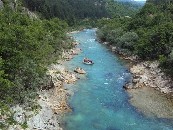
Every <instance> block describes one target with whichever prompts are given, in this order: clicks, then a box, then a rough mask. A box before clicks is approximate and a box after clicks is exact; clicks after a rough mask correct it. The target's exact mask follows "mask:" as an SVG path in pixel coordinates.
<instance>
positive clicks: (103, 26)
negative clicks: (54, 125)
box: [0, 0, 173, 129]
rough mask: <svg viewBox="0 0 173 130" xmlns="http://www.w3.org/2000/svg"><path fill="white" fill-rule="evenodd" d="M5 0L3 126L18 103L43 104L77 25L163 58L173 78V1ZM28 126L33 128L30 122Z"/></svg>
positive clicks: (1, 22)
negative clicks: (51, 71) (50, 73)
mask: <svg viewBox="0 0 173 130" xmlns="http://www.w3.org/2000/svg"><path fill="white" fill-rule="evenodd" d="M2 2H3V5H1V6H0V7H1V10H0V18H1V19H0V29H1V31H0V41H1V46H0V86H1V87H0V109H1V113H0V119H2V118H4V117H5V119H6V120H5V122H0V128H5V129H6V128H7V127H8V125H9V124H14V123H16V122H15V121H14V119H13V114H14V113H12V112H11V111H10V108H11V107H12V106H14V105H16V104H25V105H26V106H31V107H32V109H37V108H39V106H38V104H37V103H34V99H35V97H36V96H37V91H39V90H40V89H41V88H42V86H46V89H47V87H50V84H49V85H48V86H47V80H45V79H47V78H48V77H47V76H46V72H47V67H48V66H49V65H50V64H52V63H54V62H56V61H57V59H60V58H61V55H62V53H63V52H64V51H65V50H67V49H71V48H72V47H73V44H72V40H71V39H70V38H69V37H68V36H67V35H66V33H67V31H69V30H70V29H71V28H74V27H75V29H76V28H79V27H81V26H82V27H98V28H99V30H98V32H97V34H98V37H99V39H100V40H101V41H107V42H109V44H111V45H112V46H116V50H117V51H119V52H120V53H123V54H124V53H125V54H126V55H137V57H139V58H140V59H142V60H153V59H154V60H159V62H160V67H161V68H162V70H163V71H164V72H166V74H168V75H169V76H173V75H172V74H173V68H172V63H173V44H172V40H173V38H172V37H173V33H172V27H173V24H172V20H173V19H172V16H173V13H172V9H173V3H172V1H171V0H167V1H164V2H163V1H162V0H157V1H156V0H148V1H147V2H146V5H145V6H144V7H143V8H142V9H141V7H142V6H141V5H140V4H136V3H133V4H132V3H129V2H123V3H120V2H116V1H113V0H94V1H93V0H75V1H70V0H43V1H41V0H2ZM2 2H1V0H0V3H2ZM2 6H3V8H2ZM28 9H29V10H31V11H32V12H34V13H32V12H30V11H29V10H28ZM137 12H138V13H137ZM136 13H137V14H136ZM35 14H36V15H35ZM103 17H104V18H103ZM69 25H70V26H69ZM22 125H23V127H27V124H26V122H24V123H23V124H22Z"/></svg>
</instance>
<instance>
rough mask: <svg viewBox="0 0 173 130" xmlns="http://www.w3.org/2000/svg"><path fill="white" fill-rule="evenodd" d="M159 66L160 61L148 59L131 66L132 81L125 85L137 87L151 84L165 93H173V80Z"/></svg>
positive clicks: (128, 87)
mask: <svg viewBox="0 0 173 130" xmlns="http://www.w3.org/2000/svg"><path fill="white" fill-rule="evenodd" d="M158 66H159V63H158V62H157V61H154V62H149V61H146V62H141V63H138V64H136V65H134V66H133V67H132V68H130V72H131V73H132V74H133V79H132V82H131V83H129V84H127V85H126V86H124V88H125V89H136V88H139V87H143V86H149V87H152V88H155V89H157V90H159V91H161V92H163V93H172V92H173V90H172V88H173V83H172V80H171V79H170V78H169V77H167V76H166V75H165V74H164V73H163V72H162V71H161V69H160V68H159V67H158Z"/></svg>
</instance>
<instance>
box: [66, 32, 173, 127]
mask: <svg viewBox="0 0 173 130" xmlns="http://www.w3.org/2000/svg"><path fill="white" fill-rule="evenodd" d="M95 31H96V30H94V29H86V30H83V31H81V32H78V33H74V34H72V36H73V37H74V39H75V40H76V41H78V42H79V43H80V44H79V45H78V47H79V48H81V49H82V52H81V53H80V54H79V55H77V56H76V57H75V58H74V59H72V60H71V61H69V62H68V63H66V66H67V67H68V68H70V69H73V70H74V68H75V67H82V68H83V69H84V70H85V71H86V72H87V74H86V75H85V76H81V77H80V78H81V79H80V80H78V82H77V83H76V84H74V85H67V86H65V87H66V88H67V89H68V90H69V91H70V93H71V95H72V96H71V97H70V98H69V104H70V106H71V108H72V112H70V113H68V114H66V115H65V117H64V119H63V122H64V123H63V124H64V126H63V127H64V130H172V129H173V120H171V119H163V118H157V117H155V116H152V115H151V116H146V115H144V114H143V113H141V112H140V111H139V110H138V109H136V108H135V107H133V106H132V105H131V104H130V102H129V98H130V97H129V95H128V93H127V92H126V91H125V90H124V89H123V85H124V84H125V83H127V82H128V81H129V80H130V79H131V74H130V73H129V71H128V68H126V66H125V63H124V62H123V61H122V60H121V59H119V58H118V57H117V56H116V55H115V54H113V53H112V52H111V51H110V50H109V49H108V48H106V47H105V46H104V45H102V44H100V43H98V42H97V41H96V40H95V39H96V34H95ZM84 57H88V58H90V59H92V60H93V61H94V65H85V64H83V63H82V60H83V58H84Z"/></svg>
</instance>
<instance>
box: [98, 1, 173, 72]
mask: <svg viewBox="0 0 173 130" xmlns="http://www.w3.org/2000/svg"><path fill="white" fill-rule="evenodd" d="M172 10H173V2H172V1H171V0H167V1H162V0H148V1H147V3H146V4H145V6H144V7H143V8H142V9H141V11H140V12H139V13H138V14H136V15H135V17H132V18H118V19H117V18H116V19H110V20H108V21H107V23H104V26H103V27H102V28H101V29H100V30H99V31H98V36H99V38H100V39H101V40H102V41H108V42H110V44H113V45H115V46H117V47H118V48H120V49H121V51H123V52H124V53H126V54H128V55H137V56H139V57H140V58H141V59H143V60H160V63H161V64H160V65H161V67H162V68H163V70H164V71H165V72H166V73H168V74H170V75H172V74H173V67H172V64H173V12H172ZM125 19H126V20H125ZM124 20H125V21H124Z"/></svg>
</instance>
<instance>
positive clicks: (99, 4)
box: [23, 0, 141, 25]
mask: <svg viewBox="0 0 173 130" xmlns="http://www.w3.org/2000/svg"><path fill="white" fill-rule="evenodd" d="M23 3H24V5H25V6H26V7H27V8H29V9H30V10H31V11H37V12H39V13H40V14H41V15H42V16H43V17H45V18H47V19H49V18H53V17H58V18H60V19H63V20H66V21H67V22H68V23H69V24H70V25H74V24H75V23H76V22H77V21H78V20H81V19H86V18H89V19H100V18H103V17H105V18H108V17H117V16H125V15H132V14H134V13H136V11H137V10H138V9H139V8H141V5H137V4H132V3H130V2H126V3H122V2H117V1H114V0H23Z"/></svg>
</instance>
